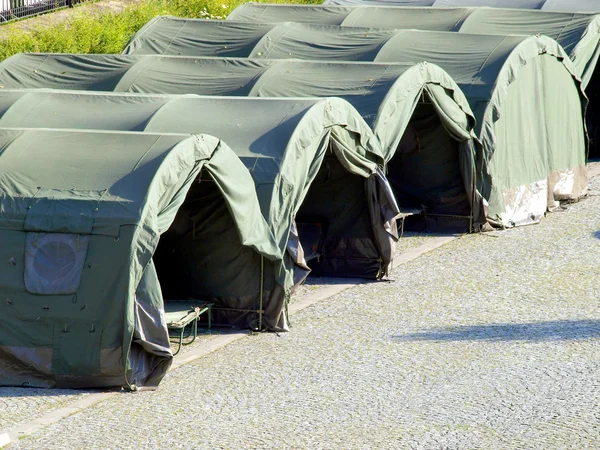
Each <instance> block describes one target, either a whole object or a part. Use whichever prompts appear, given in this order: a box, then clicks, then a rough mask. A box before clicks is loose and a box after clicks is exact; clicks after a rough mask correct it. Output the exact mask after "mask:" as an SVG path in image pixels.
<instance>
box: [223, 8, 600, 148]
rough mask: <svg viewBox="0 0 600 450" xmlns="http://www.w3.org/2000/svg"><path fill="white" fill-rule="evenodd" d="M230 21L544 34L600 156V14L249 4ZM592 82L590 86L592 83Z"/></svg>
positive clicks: (235, 11)
mask: <svg viewBox="0 0 600 450" xmlns="http://www.w3.org/2000/svg"><path fill="white" fill-rule="evenodd" d="M228 20H234V21H238V22H260V23H277V22H285V21H293V22H302V23H320V24H328V25H340V26H357V27H380V28H396V29H408V28H412V29H419V30H433V31H454V32H458V33H472V34H479V33H480V34H501V35H506V34H522V35H531V34H544V35H546V36H549V37H551V38H553V39H555V40H556V41H557V42H558V43H559V44H560V45H561V46H562V47H563V49H564V50H565V51H566V52H567V54H568V55H569V58H571V60H572V61H573V63H574V64H575V69H576V71H577V73H578V75H580V77H581V79H582V82H583V87H584V90H585V91H586V93H587V95H588V97H589V99H590V104H589V107H588V109H587V127H588V132H589V133H590V136H591V137H592V146H591V148H590V155H592V156H600V98H599V95H600V73H599V74H597V75H596V76H594V74H595V71H596V65H597V63H598V56H599V54H600V46H599V42H600V15H598V14H585V13H579V14H577V13H571V12H555V11H545V10H544V11H540V10H527V9H506V8H504V9H502V8H485V7H483V8H466V7H462V8H458V7H456V8H428V7H390V6H363V7H361V6H335V5H327V6H323V5H285V4H265V3H245V4H242V5H240V6H239V7H237V8H236V9H235V10H234V11H233V12H232V13H231V14H230V15H229V17H228ZM590 83H591V84H590Z"/></svg>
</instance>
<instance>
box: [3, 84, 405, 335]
mask: <svg viewBox="0 0 600 450" xmlns="http://www.w3.org/2000/svg"><path fill="white" fill-rule="evenodd" d="M0 103H2V106H1V107H0V111H2V118H1V119H0V126H3V127H53V128H60V127H69V128H80V129H90V128H93V129H111V130H128V131H144V132H160V133H166V132H174V133H193V132H194V131H197V132H203V133H210V134H213V135H223V136H225V135H226V136H227V141H228V144H229V145H230V146H231V148H232V149H233V151H234V152H235V153H236V154H237V155H238V157H239V158H240V159H241V160H242V162H243V163H244V164H245V166H246V167H247V168H248V169H249V171H250V174H251V176H252V178H253V180H254V183H255V185H256V191H257V194H258V200H259V202H260V206H261V210H262V213H263V215H264V217H265V218H266V221H267V223H268V226H269V227H270V229H271V232H272V235H273V236H274V238H275V242H276V244H277V247H278V248H279V250H280V251H281V253H282V254H283V255H284V261H283V265H282V264H277V261H276V262H275V263H274V264H267V262H265V263H264V264H265V267H264V270H265V273H267V274H270V275H269V276H266V277H265V286H263V289H264V298H265V301H264V308H263V309H264V310H265V313H264V315H263V317H262V323H263V325H264V326H265V327H267V328H268V329H270V330H287V328H288V324H287V321H286V315H285V310H284V309H285V308H284V307H285V302H284V299H285V297H286V296H289V293H290V290H291V288H292V287H293V286H294V285H295V284H297V283H298V282H299V281H300V280H303V279H304V278H305V277H306V275H307V274H308V268H307V263H306V261H305V258H304V257H303V254H304V252H303V248H302V247H301V246H300V245H299V242H298V237H297V234H298V233H299V234H300V236H299V238H300V240H301V241H302V239H303V237H305V236H303V234H302V230H303V229H305V228H304V227H306V226H308V227H309V229H311V228H310V225H311V224H321V225H322V226H323V236H322V238H321V239H317V242H312V241H310V242H309V243H310V244H311V245H310V247H311V248H312V246H313V244H314V245H317V247H318V248H316V249H313V250H315V251H316V252H317V253H319V254H320V257H319V258H315V259H314V260H313V261H312V262H311V263H310V264H309V266H310V267H311V268H312V269H314V270H315V271H316V272H317V273H318V274H324V275H328V276H358V277H365V278H380V277H382V276H383V275H385V274H386V273H387V271H388V268H389V267H390V265H391V263H392V258H393V255H392V254H393V244H394V241H395V240H397V237H398V236H397V230H396V223H395V218H396V216H397V215H398V213H399V210H398V207H397V205H396V201H395V199H394V196H393V194H392V192H391V188H390V186H389V184H388V182H387V180H386V178H385V176H384V175H383V173H382V171H381V170H380V169H379V167H382V166H383V164H384V160H385V158H384V155H383V153H382V151H381V149H380V146H379V142H378V140H377V138H376V137H375V136H374V135H373V133H372V131H371V130H370V128H369V127H368V125H367V124H366V123H365V122H364V120H363V119H362V118H361V117H360V115H359V114H358V113H357V112H356V110H355V109H354V108H353V107H352V106H351V105H350V104H349V103H348V102H346V101H344V100H341V99H335V98H332V99H314V98H312V99H259V98H240V97H199V96H195V95H188V96H174V95H144V94H114V93H92V92H70V91H64V92H57V91H51V90H48V91H42V90H22V91H8V90H6V91H2V92H1V93H0ZM322 205H326V207H327V208H326V211H321V210H320V209H321V207H322ZM198 220H200V219H198ZM296 226H297V227H298V228H299V230H296ZM203 227H204V225H203V224H202V223H201V224H200V225H199V226H197V227H196V228H194V231H195V232H196V233H200V232H201V231H203V230H204V228H203ZM175 231H176V230H175ZM309 253H310V252H309ZM259 263H260V261H259ZM249 264H250V263H249ZM257 267H259V266H257ZM219 269H220V270H221V271H223V273H224V275H223V276H222V278H225V277H226V276H230V277H235V276H236V275H237V273H236V272H235V271H232V270H231V268H228V267H227V265H226V264H220V265H219ZM258 273H260V272H258ZM273 273H274V280H275V281H276V282H277V283H276V284H274V283H275V281H273ZM219 279H221V278H219ZM214 284H218V283H216V282H215V283H214ZM224 284H225V283H224ZM225 285H226V284H225ZM278 286H283V290H282V289H281V288H279V287H278ZM202 288H203V286H199V287H198V288H197V289H199V290H200V289H202ZM217 288H218V289H219V292H221V291H222V290H223V286H214V289H217ZM238 291H239V292H238ZM246 291H248V289H243V288H240V289H239V290H236V296H235V297H234V296H231V297H232V298H229V297H227V298H221V297H217V298H216V299H214V301H215V302H216V303H217V304H218V306H223V307H226V308H237V309H239V310H242V311H244V310H250V311H247V314H246V316H240V311H233V312H231V313H230V314H228V315H227V319H228V320H227V321H228V322H230V323H231V322H233V323H238V322H241V323H240V324H241V325H245V326H247V325H248V324H250V325H254V326H256V325H257V324H256V322H257V313H256V310H257V309H258V308H257V307H254V308H249V306H248V305H249V304H250V301H251V300H254V299H255V296H253V295H251V293H250V292H247V294H246V295H247V296H248V297H250V298H246V297H244V296H243V294H244V292H246ZM202 294H203V295H202V298H205V297H206V296H209V295H210V292H202ZM207 299H208V300H213V297H212V296H210V297H208V298H207ZM252 304H253V305H255V302H252ZM226 312H227V311H221V314H225V313H226ZM242 319H244V320H242Z"/></svg>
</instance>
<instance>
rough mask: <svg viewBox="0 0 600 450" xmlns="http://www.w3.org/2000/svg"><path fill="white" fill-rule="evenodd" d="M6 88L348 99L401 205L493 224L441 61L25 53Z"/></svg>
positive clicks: (7, 69) (0, 77)
mask: <svg viewBox="0 0 600 450" xmlns="http://www.w3.org/2000/svg"><path fill="white" fill-rule="evenodd" d="M90 67H93V68H94V69H93V70H89V68H90ZM0 85H2V86H4V87H5V88H11V87H12V88H19V87H27V88H32V87H35V88H40V87H48V88H59V87H61V86H65V87H68V88H70V89H95V90H99V89H101V90H107V91H111V90H117V91H129V92H145V93H160V92H166V93H169V92H170V93H175V94H177V93H182V92H185V93H195V94H210V95H215V94H219V95H244V96H261V97H269V96H271V97H288V96H297V97H307V96H317V97H325V96H339V97H342V98H344V99H345V100H347V101H348V102H350V103H351V104H352V105H353V106H354V107H355V108H356V109H357V110H358V112H359V113H360V114H361V115H362V116H363V118H364V119H365V120H366V122H367V124H369V125H370V126H371V127H372V128H373V130H374V132H375V135H376V136H377V137H378V138H379V139H380V141H381V144H382V147H383V151H384V156H385V161H386V163H387V164H388V171H387V177H388V180H389V181H390V183H391V184H392V186H393V188H394V192H395V194H396V198H397V199H398V201H399V202H400V204H401V205H403V206H411V207H415V208H420V207H422V206H425V207H426V215H425V216H424V218H425V222H426V224H427V225H428V228H429V229H438V228H445V229H453V230H456V229H461V230H463V231H465V230H468V229H470V228H480V227H481V226H482V225H483V224H484V223H485V207H484V201H483V198H482V196H481V194H480V193H479V192H478V191H477V189H476V187H475V185H476V179H477V176H478V175H477V173H476V172H477V171H476V168H475V160H476V150H477V144H476V142H474V139H473V135H472V130H473V126H474V123H475V119H474V117H473V113H472V112H471V109H470V107H469V105H468V103H467V101H466V99H465V97H464V95H463V94H462V92H461V91H460V89H459V88H458V86H457V85H456V83H454V82H453V80H452V79H451V78H450V77H449V76H448V75H447V74H446V73H445V72H444V71H443V70H442V69H440V68H439V67H437V66H435V65H433V64H423V63H419V64H413V63H407V64H376V63H356V62H348V63H346V62H319V61H314V62H312V61H297V60H252V59H233V58H190V57H180V56H160V55H61V54H47V55H45V54H19V55H15V56H13V57H11V58H9V59H7V60H5V61H3V62H2V63H0ZM407 130H408V131H407ZM404 134H406V139H405V140H404V141H403V148H404V149H405V150H406V148H405V147H406V144H407V143H408V142H410V138H411V137H413V138H414V137H416V140H417V141H418V143H419V151H418V152H413V153H412V154H407V153H406V152H397V149H398V147H399V144H400V140H401V137H402V136H403V135H404ZM471 205H472V208H471ZM471 209H472V211H471ZM418 219H419V220H418V222H421V223H418V224H414V225H413V226H419V227H420V226H422V219H423V216H419V218H418ZM471 221H472V222H473V223H470V222H471Z"/></svg>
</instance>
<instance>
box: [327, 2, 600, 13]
mask: <svg viewBox="0 0 600 450" xmlns="http://www.w3.org/2000/svg"><path fill="white" fill-rule="evenodd" d="M324 4H325V5H388V6H392V5H393V6H433V7H436V8H449V7H455V6H492V7H495V8H519V9H541V10H544V11H571V12H600V5H599V4H598V1H597V0H325V2H324Z"/></svg>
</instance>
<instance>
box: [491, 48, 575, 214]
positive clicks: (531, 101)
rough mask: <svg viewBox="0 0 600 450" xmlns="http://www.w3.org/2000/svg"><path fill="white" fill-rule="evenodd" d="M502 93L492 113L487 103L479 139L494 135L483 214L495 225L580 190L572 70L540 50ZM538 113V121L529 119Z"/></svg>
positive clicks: (535, 211)
mask: <svg viewBox="0 0 600 450" xmlns="http://www.w3.org/2000/svg"><path fill="white" fill-rule="evenodd" d="M557 86H560V88H559V89H557V88H556V87H557ZM503 97H504V99H503V101H502V105H501V107H500V108H499V109H498V110H497V111H498V112H497V113H496V112H493V111H492V109H493V108H492V107H491V105H489V104H488V105H487V112H486V113H485V114H484V115H485V117H487V118H486V119H485V120H484V126H483V127H484V129H483V136H484V137H483V139H484V144H488V148H489V142H486V141H488V140H489V139H490V137H491V136H492V135H493V136H494V138H495V149H494V151H493V153H492V154H491V158H490V160H489V162H488V164H489V166H488V167H489V171H490V175H491V177H492V179H493V184H492V186H491V191H490V193H489V210H488V214H489V216H490V218H491V220H492V221H494V222H496V223H497V224H499V225H500V226H515V225H522V224H526V223H530V222H537V221H539V220H540V218H541V217H542V216H543V214H544V213H545V212H546V210H547V209H548V208H550V209H551V208H553V207H554V206H555V205H556V203H555V202H556V200H565V199H575V198H579V197H580V196H581V195H583V193H584V192H585V190H586V177H585V154H586V142H585V134H584V130H585V128H584V125H583V119H582V108H583V107H584V106H582V100H583V101H584V99H583V98H582V94H581V92H580V91H579V90H578V82H577V81H576V80H575V79H574V76H573V74H572V73H570V72H569V71H568V70H565V66H564V65H563V63H562V62H561V61H560V60H559V59H557V57H556V56H553V55H546V54H542V55H540V56H539V57H536V58H532V59H529V60H528V61H527V64H526V65H524V66H523V67H521V68H520V69H519V70H518V74H517V75H516V76H515V77H514V80H513V81H512V83H510V85H508V87H507V89H506V93H505V94H504V96H503ZM540 112H541V114H542V116H541V118H543V120H538V119H536V120H533V119H532V118H540ZM496 115H499V117H497V119H496V120H494V116H496ZM492 123H493V125H492ZM490 128H493V131H491V129H490ZM488 154H489V153H488Z"/></svg>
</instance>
